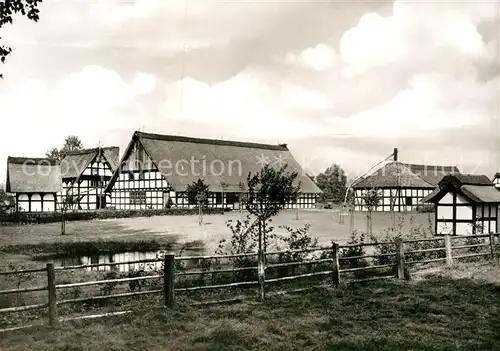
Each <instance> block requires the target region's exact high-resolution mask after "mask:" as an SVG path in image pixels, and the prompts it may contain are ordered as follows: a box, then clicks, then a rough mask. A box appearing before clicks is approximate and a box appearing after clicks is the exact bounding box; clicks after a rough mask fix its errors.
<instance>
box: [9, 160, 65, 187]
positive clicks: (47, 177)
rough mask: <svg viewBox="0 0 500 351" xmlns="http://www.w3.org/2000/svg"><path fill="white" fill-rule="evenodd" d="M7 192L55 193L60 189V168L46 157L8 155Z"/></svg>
mask: <svg viewBox="0 0 500 351" xmlns="http://www.w3.org/2000/svg"><path fill="white" fill-rule="evenodd" d="M5 191H6V192H8V193H37V192H39V193H57V192H60V191H62V180H61V168H60V165H59V163H58V162H55V161H51V160H49V159H46V158H35V157H10V156H9V157H8V158H7V183H6V186H5Z"/></svg>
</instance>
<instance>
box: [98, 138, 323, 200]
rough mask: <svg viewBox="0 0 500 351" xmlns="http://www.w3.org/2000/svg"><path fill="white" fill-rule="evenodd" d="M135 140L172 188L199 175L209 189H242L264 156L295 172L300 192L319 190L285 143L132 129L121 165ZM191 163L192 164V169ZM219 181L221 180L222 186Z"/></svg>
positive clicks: (184, 185)
mask: <svg viewBox="0 0 500 351" xmlns="http://www.w3.org/2000/svg"><path fill="white" fill-rule="evenodd" d="M136 142H139V143H140V144H141V145H142V146H143V147H144V149H145V151H146V153H147V154H148V155H149V157H151V159H152V160H153V162H154V163H155V165H156V167H158V170H159V171H160V172H161V173H162V174H163V176H164V177H165V178H166V179H167V181H168V182H169V184H170V185H171V186H172V188H173V189H174V190H175V191H185V190H186V188H187V186H188V185H189V184H191V183H193V182H194V181H197V180H198V179H200V178H201V179H203V180H204V182H205V184H207V185H209V186H210V191H226V192H241V191H245V185H246V180H247V176H248V173H249V172H252V173H256V172H259V171H260V170H261V169H262V167H263V164H262V163H259V160H260V159H264V160H265V161H268V162H269V163H270V164H271V165H273V167H274V166H276V167H279V160H281V161H282V165H283V164H287V170H288V171H296V172H298V174H299V176H298V179H299V180H300V182H301V191H302V192H303V193H321V190H320V189H319V188H318V187H317V186H316V184H314V182H313V181H312V180H311V179H310V178H309V177H308V176H307V175H306V174H305V172H304V171H303V170H302V168H301V167H300V165H299V164H298V163H297V161H296V160H295V159H294V158H293V156H292V154H291V153H290V151H289V150H288V148H287V146H286V144H281V145H269V144H258V143H247V142H239V141H227V140H214V139H200V138H190V137H184V136H173V135H159V134H148V133H142V132H135V133H134V135H133V137H132V140H131V142H130V144H129V146H128V147H127V150H126V151H125V153H124V155H123V158H122V164H124V161H125V160H126V159H127V157H128V155H129V154H130V152H131V150H132V148H133V146H134V144H135V143H136ZM192 160H194V163H192V162H191V161H192ZM179 161H181V162H179ZM192 164H194V165H195V166H194V172H193V171H192V169H193V168H192V167H193V166H192ZM203 165H206V166H203ZM119 173H120V170H118V171H117V172H115V174H114V176H113V178H112V180H111V181H110V182H109V185H108V188H107V189H106V190H107V191H110V190H111V187H112V186H113V183H114V181H115V179H116V178H117V177H118V175H119ZM221 183H225V186H224V187H223V186H222V184H221ZM242 186H243V187H242Z"/></svg>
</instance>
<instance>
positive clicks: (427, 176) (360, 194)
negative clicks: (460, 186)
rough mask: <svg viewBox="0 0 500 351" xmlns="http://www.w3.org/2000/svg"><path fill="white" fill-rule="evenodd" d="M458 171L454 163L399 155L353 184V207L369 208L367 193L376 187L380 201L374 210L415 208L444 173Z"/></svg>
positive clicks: (403, 210)
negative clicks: (426, 162)
mask: <svg viewBox="0 0 500 351" xmlns="http://www.w3.org/2000/svg"><path fill="white" fill-rule="evenodd" d="M458 173H460V172H459V170H458V168H457V167H453V166H435V165H418V164H409V163H402V162H399V161H397V159H396V160H395V161H394V162H389V163H387V164H386V165H385V166H383V167H382V168H380V169H378V170H377V171H375V172H374V173H372V174H370V175H368V176H366V177H363V178H360V179H359V180H357V181H356V182H355V183H354V184H353V185H352V189H353V192H354V210H355V211H367V210H368V207H367V206H366V203H365V200H364V199H365V195H366V194H367V193H368V192H369V191H371V190H376V191H377V192H378V194H379V205H378V206H376V207H375V208H373V211H392V210H394V211H395V212H405V211H415V210H416V209H417V207H418V206H419V205H422V204H423V203H422V200H423V198H424V197H426V196H427V195H429V194H430V193H431V192H432V191H433V190H434V189H436V187H437V185H438V183H439V182H440V181H441V179H443V177H444V176H446V175H448V174H458Z"/></svg>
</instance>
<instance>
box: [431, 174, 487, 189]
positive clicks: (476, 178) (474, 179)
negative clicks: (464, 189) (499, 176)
mask: <svg viewBox="0 0 500 351" xmlns="http://www.w3.org/2000/svg"><path fill="white" fill-rule="evenodd" d="M453 181H454V182H458V183H459V184H460V186H461V185H493V182H492V181H491V180H490V179H489V178H488V177H487V176H485V175H478V174H450V175H447V176H445V177H443V179H442V180H441V181H440V182H439V187H444V186H446V185H447V184H448V183H449V182H453Z"/></svg>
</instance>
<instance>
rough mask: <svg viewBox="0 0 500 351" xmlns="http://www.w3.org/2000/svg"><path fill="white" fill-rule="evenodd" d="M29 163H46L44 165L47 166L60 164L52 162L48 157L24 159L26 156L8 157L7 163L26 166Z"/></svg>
mask: <svg viewBox="0 0 500 351" xmlns="http://www.w3.org/2000/svg"><path fill="white" fill-rule="evenodd" d="M29 161H32V162H31V163H33V162H34V163H35V164H40V163H44V164H42V165H46V166H49V165H51V166H54V165H58V164H59V162H58V161H56V160H51V159H49V158H47V157H24V156H7V163H8V164H9V163H10V164H24V163H26V162H29Z"/></svg>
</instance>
